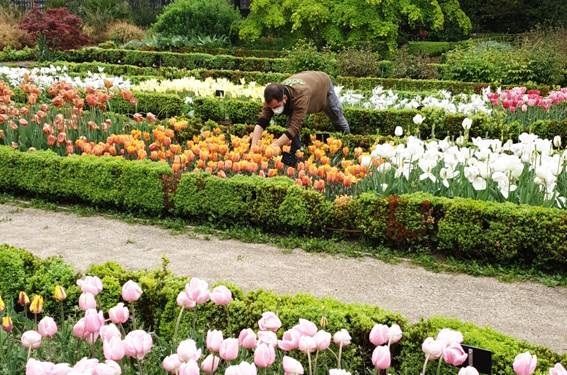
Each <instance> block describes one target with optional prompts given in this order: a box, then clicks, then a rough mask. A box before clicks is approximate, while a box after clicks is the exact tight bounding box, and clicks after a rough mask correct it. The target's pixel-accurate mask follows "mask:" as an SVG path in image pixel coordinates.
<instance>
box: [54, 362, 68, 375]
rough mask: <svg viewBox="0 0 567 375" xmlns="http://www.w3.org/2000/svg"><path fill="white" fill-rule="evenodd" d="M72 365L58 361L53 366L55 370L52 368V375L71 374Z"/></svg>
mask: <svg viewBox="0 0 567 375" xmlns="http://www.w3.org/2000/svg"><path fill="white" fill-rule="evenodd" d="M71 370H72V368H71V366H69V364H68V363H57V364H56V365H55V366H53V370H51V374H52V375H70V374H71Z"/></svg>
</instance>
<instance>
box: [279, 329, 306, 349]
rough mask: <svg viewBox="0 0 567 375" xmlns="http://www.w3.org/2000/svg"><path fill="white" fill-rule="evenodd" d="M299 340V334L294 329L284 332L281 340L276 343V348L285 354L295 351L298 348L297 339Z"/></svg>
mask: <svg viewBox="0 0 567 375" xmlns="http://www.w3.org/2000/svg"><path fill="white" fill-rule="evenodd" d="M300 338H301V333H299V332H298V331H296V330H295V329H290V330H289V331H285V332H284V334H283V337H282V340H280V341H279V342H278V347H279V348H280V349H281V350H283V351H286V352H289V351H292V350H295V349H297V348H298V346H299V339H300Z"/></svg>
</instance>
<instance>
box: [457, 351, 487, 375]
mask: <svg viewBox="0 0 567 375" xmlns="http://www.w3.org/2000/svg"><path fill="white" fill-rule="evenodd" d="M461 346H462V347H463V350H464V351H465V353H467V354H468V357H467V360H466V361H465V363H463V364H462V365H461V367H466V366H472V367H474V368H475V369H477V371H478V372H479V373H480V374H487V375H491V374H492V352H491V351H489V350H486V349H481V348H475V347H473V346H469V345H461Z"/></svg>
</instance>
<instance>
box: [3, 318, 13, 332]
mask: <svg viewBox="0 0 567 375" xmlns="http://www.w3.org/2000/svg"><path fill="white" fill-rule="evenodd" d="M13 328H14V324H12V318H10V317H9V316H5V317H3V318H2V329H4V331H6V332H8V333H10V332H12V329H13Z"/></svg>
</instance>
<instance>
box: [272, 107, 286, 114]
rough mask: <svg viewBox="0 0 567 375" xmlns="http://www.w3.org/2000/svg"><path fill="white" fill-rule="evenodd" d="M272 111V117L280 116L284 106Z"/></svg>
mask: <svg viewBox="0 0 567 375" xmlns="http://www.w3.org/2000/svg"><path fill="white" fill-rule="evenodd" d="M272 111H273V112H274V115H281V114H282V113H283V111H284V106H283V105H281V106H279V107H277V108H274V109H272Z"/></svg>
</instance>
